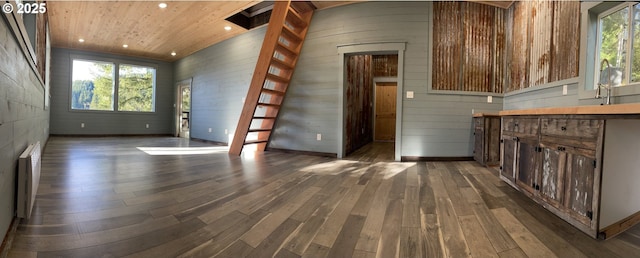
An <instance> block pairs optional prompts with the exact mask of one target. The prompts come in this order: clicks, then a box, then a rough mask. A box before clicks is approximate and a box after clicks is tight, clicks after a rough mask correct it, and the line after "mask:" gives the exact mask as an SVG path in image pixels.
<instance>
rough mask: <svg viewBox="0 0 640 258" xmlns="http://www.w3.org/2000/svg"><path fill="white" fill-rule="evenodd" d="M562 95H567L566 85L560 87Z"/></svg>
mask: <svg viewBox="0 0 640 258" xmlns="http://www.w3.org/2000/svg"><path fill="white" fill-rule="evenodd" d="M562 95H563V96H564V95H567V85H566V84H565V85H562Z"/></svg>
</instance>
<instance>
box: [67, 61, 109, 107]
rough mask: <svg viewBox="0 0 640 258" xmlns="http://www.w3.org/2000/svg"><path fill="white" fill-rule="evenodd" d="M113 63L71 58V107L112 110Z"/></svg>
mask: <svg viewBox="0 0 640 258" xmlns="http://www.w3.org/2000/svg"><path fill="white" fill-rule="evenodd" d="M114 67H115V65H114V64H113V63H104V62H95V61H84V60H73V75H72V80H73V83H72V84H71V109H76V110H113V92H114V91H113V89H114V87H115V85H114V79H113V78H114V76H115V74H114Z"/></svg>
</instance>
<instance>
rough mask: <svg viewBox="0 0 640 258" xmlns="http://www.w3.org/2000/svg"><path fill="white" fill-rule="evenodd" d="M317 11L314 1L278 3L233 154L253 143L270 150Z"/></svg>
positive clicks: (234, 144)
mask: <svg viewBox="0 0 640 258" xmlns="http://www.w3.org/2000/svg"><path fill="white" fill-rule="evenodd" d="M314 9H315V6H313V4H311V3H310V2H301V1H294V2H290V1H276V2H275V4H274V7H273V11H272V12H271V18H270V19H269V25H268V27H267V33H266V34H265V37H264V41H263V43H262V49H261V50H260V55H259V56H258V62H257V64H256V69H255V71H254V73H253V78H252V79H251V85H250V86H249V91H248V92H247V97H246V98H245V102H244V107H243V108H242V113H241V114H240V119H239V121H238V126H237V127H236V130H235V134H234V136H233V141H232V142H231V146H230V147H229V153H230V154H234V155H240V153H241V152H242V149H243V147H244V146H245V145H249V144H255V145H256V151H264V149H265V148H266V146H267V143H268V142H269V138H270V137H271V132H272V130H273V125H274V124H275V120H276V118H277V117H278V112H279V111H280V107H281V105H282V101H283V99H284V95H285V93H286V92H287V87H288V86H289V81H290V80H291V75H292V74H293V70H294V69H295V67H296V63H297V62H298V56H299V55H300V50H301V49H302V43H303V42H304V38H305V36H306V35H307V28H308V27H309V22H310V21H311V16H312V14H313V10H314Z"/></svg>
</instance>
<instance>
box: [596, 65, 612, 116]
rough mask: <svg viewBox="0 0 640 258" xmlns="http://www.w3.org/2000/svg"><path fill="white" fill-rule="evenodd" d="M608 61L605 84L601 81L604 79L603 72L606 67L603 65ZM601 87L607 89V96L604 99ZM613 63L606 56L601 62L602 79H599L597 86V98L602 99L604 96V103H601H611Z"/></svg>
mask: <svg viewBox="0 0 640 258" xmlns="http://www.w3.org/2000/svg"><path fill="white" fill-rule="evenodd" d="M605 63H607V67H606V70H607V84H606V85H604V84H602V83H601V81H602V72H603V71H604V70H605V69H602V67H603V65H604V64H605ZM601 88H605V89H606V90H607V98H606V99H604V98H602V96H601V94H600V89H601ZM611 88H612V87H611V65H610V64H609V60H607V59H606V58H604V59H602V61H601V62H600V80H598V86H597V88H596V96H595V98H596V99H600V98H602V103H601V104H600V105H611Z"/></svg>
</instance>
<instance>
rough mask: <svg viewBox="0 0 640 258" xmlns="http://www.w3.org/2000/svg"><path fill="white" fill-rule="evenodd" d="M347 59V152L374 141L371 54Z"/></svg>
mask: <svg viewBox="0 0 640 258" xmlns="http://www.w3.org/2000/svg"><path fill="white" fill-rule="evenodd" d="M346 59H347V92H346V101H347V128H346V146H345V154H349V153H351V152H353V151H355V150H357V149H358V148H360V147H362V146H364V145H365V144H367V143H370V142H371V141H373V69H372V64H373V62H372V57H371V55H354V56H349V57H347V58H346Z"/></svg>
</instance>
